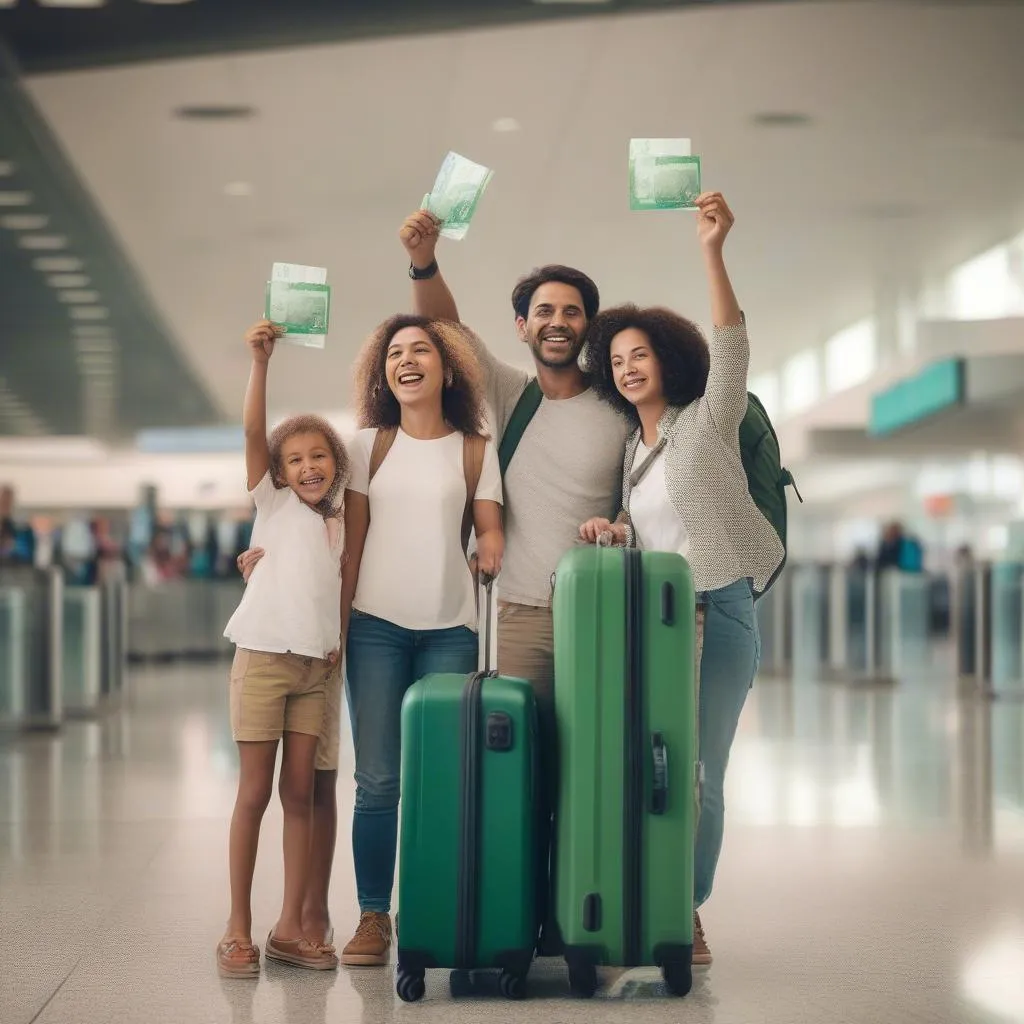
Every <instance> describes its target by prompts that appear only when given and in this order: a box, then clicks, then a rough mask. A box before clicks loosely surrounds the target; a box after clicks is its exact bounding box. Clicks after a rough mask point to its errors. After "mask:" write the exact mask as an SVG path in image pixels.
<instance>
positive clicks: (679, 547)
mask: <svg viewBox="0 0 1024 1024" xmlns="http://www.w3.org/2000/svg"><path fill="white" fill-rule="evenodd" d="M651 451H652V449H650V448H648V447H647V445H645V444H644V443H643V441H641V442H640V444H638V445H637V449H636V455H635V456H634V457H633V465H632V467H631V469H630V472H632V471H633V470H636V469H639V467H640V466H642V465H643V464H644V461H645V460H646V459H647V457H648V456H649V455H650V454H651ZM629 518H630V522H632V524H633V533H634V534H635V536H636V546H637V547H638V548H641V549H642V550H644V551H675V552H678V553H679V554H680V555H682V556H683V557H684V558H685V557H686V556H687V554H688V553H689V551H690V535H689V533H688V532H687V530H686V527H685V526H684V525H683V521H682V519H680V518H679V514H678V513H677V512H676V510H675V509H674V508H673V507H672V501H671V500H670V498H669V496H668V488H667V487H666V485H665V452H664V450H662V451H661V452H659V453H658V456H657V458H656V459H655V460H654V463H653V464H652V465H651V467H650V468H649V469H648V470H647V472H646V473H644V477H643V479H642V480H641V481H640V482H639V483H638V484H637V485H636V486H635V487H634V488H633V489H632V490H631V491H630V494H629Z"/></svg>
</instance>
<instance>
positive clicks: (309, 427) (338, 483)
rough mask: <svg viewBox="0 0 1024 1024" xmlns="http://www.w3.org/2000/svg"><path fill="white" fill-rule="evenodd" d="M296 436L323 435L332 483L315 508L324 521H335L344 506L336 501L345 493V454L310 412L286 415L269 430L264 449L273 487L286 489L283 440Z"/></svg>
mask: <svg viewBox="0 0 1024 1024" xmlns="http://www.w3.org/2000/svg"><path fill="white" fill-rule="evenodd" d="M296 434H321V435H323V439H324V440H325V441H326V442H327V447H328V448H329V449H330V450H331V454H332V455H333V456H334V467H335V470H334V481H333V483H332V484H331V486H330V489H329V490H328V492H327V493H326V494H325V495H324V496H323V497H322V498H321V499H320V500H319V501H318V502H317V503H316V506H315V507H316V510H317V512H319V513H320V515H322V516H323V517H324V518H325V519H334V518H337V517H338V516H340V515H341V513H342V511H343V505H342V503H341V502H340V501H338V500H337V498H338V495H339V494H343V493H344V489H345V485H346V484H347V483H348V477H349V458H348V451H347V450H346V449H345V443H344V442H343V441H342V439H341V437H340V435H339V434H338V432H337V431H336V430H335V429H334V427H332V426H331V425H330V423H328V422H327V420H325V419H324V418H323V417H322V416H314V415H313V414H312V413H304V414H303V415H301V416H289V417H288V419H286V420H284V422H282V423H279V424H278V425H277V426H276V427H274V429H273V430H272V431H271V433H270V437H269V438H268V439H267V447H268V448H269V449H270V476H271V478H272V479H273V481H274V486H275V487H276V488H277V489H278V490H280V489H281V488H283V487H287V486H288V485H287V484H286V483H285V479H284V466H283V465H282V463H281V449H282V448H283V447H284V443H285V441H287V440H288V439H289V438H292V437H294V436H295V435H296Z"/></svg>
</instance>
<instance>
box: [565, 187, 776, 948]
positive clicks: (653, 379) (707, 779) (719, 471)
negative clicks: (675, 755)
mask: <svg viewBox="0 0 1024 1024" xmlns="http://www.w3.org/2000/svg"><path fill="white" fill-rule="evenodd" d="M697 211H698V212H697V237H698V240H699V242H700V246H701V250H702V253H703V257H704V264H705V268H706V271H707V278H708V286H709V289H710V292H711V314H712V317H713V321H714V330H713V332H712V335H711V345H710V347H709V346H708V343H707V341H706V340H705V339H704V335H703V334H702V333H701V331H700V329H699V328H698V327H697V326H696V325H695V324H693V323H691V322H690V321H689V320H685V319H683V317H681V316H679V315H678V314H676V313H673V312H671V311H670V310H666V309H638V308H637V307H636V306H621V307H619V308H618V309H609V310H606V311H605V312H603V313H600V314H598V316H596V317H595V318H594V319H593V320H592V321H591V324H590V330H589V332H588V334H587V343H588V348H589V351H588V360H589V361H590V365H591V369H592V370H593V373H594V386H595V388H596V389H597V391H598V393H599V394H600V395H601V397H602V398H604V399H605V400H606V401H608V402H610V403H611V404H612V405H613V406H615V407H616V408H617V409H619V410H621V411H622V412H623V413H624V414H625V415H626V416H628V417H629V419H630V420H631V421H632V422H633V424H634V425H635V426H636V431H635V432H634V434H633V437H632V439H631V440H630V441H629V443H628V444H627V446H626V460H625V466H624V473H623V494H622V504H623V511H624V513H625V515H624V516H622V517H620V521H618V522H615V523H609V522H608V520H607V519H591V520H589V521H588V522H586V523H584V524H583V525H582V526H581V528H580V533H581V535H582V537H583V538H584V539H585V540H588V541H590V542H591V543H594V542H596V541H597V539H598V537H599V536H600V535H601V534H602V533H605V532H610V533H611V534H612V535H613V537H614V538H615V540H616V542H617V543H619V544H632V543H635V544H636V545H637V546H638V547H640V548H644V549H646V550H649V551H676V552H679V553H680V554H683V555H685V556H686V558H687V559H688V560H689V563H690V568H691V569H692V571H693V580H694V584H695V586H696V588H697V603H698V657H699V658H700V663H699V667H700V678H699V685H700V694H699V702H698V709H699V711H698V717H699V729H700V737H699V742H700V758H701V761H703V763H704V785H703V786H702V788H701V806H700V821H699V824H698V827H697V842H696V858H695V872H694V894H693V896H694V907H700V906H702V905H703V903H704V902H705V901H706V900H707V899H708V897H709V896H710V895H711V889H712V885H713V883H714V879H715V871H716V868H717V865H718V855H719V853H720V852H721V849H722V835H723V829H724V826H725V795H724V786H725V770H726V766H727V765H728V763H729V751H730V749H731V747H732V741H733V738H734V737H735V735H736V728H737V725H738V724H739V718H740V713H741V712H742V710H743V705H744V702H745V701H746V698H747V693H748V691H749V690H750V687H751V685H752V684H753V681H754V675H755V673H756V672H757V664H758V659H759V657H760V638H759V636H758V632H757V618H756V617H755V615H754V598H753V595H754V593H759V592H761V591H763V590H764V588H765V587H766V586H767V584H768V581H769V580H770V579H771V578H772V576H773V575H774V574H775V572H776V570H777V569H778V567H779V566H780V565H781V564H782V559H783V555H784V553H785V552H784V550H783V547H782V542H781V541H780V540H779V538H778V536H777V535H776V533H775V530H774V529H773V528H772V526H771V524H770V523H769V522H768V520H767V519H766V518H765V517H764V516H763V515H762V514H761V512H760V510H759V509H758V507H757V505H755V504H754V499H753V498H751V496H750V493H749V491H748V489H747V477H746V474H745V473H744V470H743V462H742V459H741V457H740V447H739V428H740V423H741V422H742V420H743V417H744V415H745V414H746V411H747V367H748V364H749V362H750V343H749V341H748V339H747V327H746V321H745V320H744V317H743V314H742V312H741V311H740V307H739V303H738V302H737V300H736V295H735V294H734V292H733V289H732V284H731V283H730V281H729V275H728V273H727V272H726V267H725V259H724V257H723V255H722V251H723V246H724V244H725V239H726V236H727V235H728V234H729V231H730V229H731V228H732V225H733V215H732V211H731V210H730V209H729V205H728V204H727V203H726V201H725V199H724V197H723V196H722V195H721V193H719V192H708V193H705V194H703V195H702V196H700V198H698V200H697ZM701 623H703V649H701V646H700V644H701V641H700V639H699V630H700V628H701ZM693 962H694V964H697V965H709V964H710V963H711V951H710V949H709V948H708V945H707V940H706V938H705V935H704V929H703V926H702V923H701V920H700V915H699V914H696V913H695V915H694V945H693Z"/></svg>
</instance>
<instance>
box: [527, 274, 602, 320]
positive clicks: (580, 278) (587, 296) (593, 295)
mask: <svg viewBox="0 0 1024 1024" xmlns="http://www.w3.org/2000/svg"><path fill="white" fill-rule="evenodd" d="M552 282H555V283H557V284H567V285H569V286H570V287H572V288H575V289H576V290H577V291H578V292H579V293H580V295H581V296H582V297H583V312H584V313H586V315H587V319H588V320H591V319H593V318H594V317H595V316H596V315H597V311H598V310H599V309H600V308H601V295H600V292H598V290H597V285H596V284H594V282H593V281H592V280H591V279H590V278H589V277H587V275H586V274H584V273H583V271H582V270H576V269H574V268H573V267H563V266H560V265H559V264H557V263H555V264H549V265H548V266H546V267H538V268H537V269H536V270H533V271H531V272H530V273H529V274H527V275H526V277H524V278H522V279H521V280H520V281H519V283H518V284H517V285H516V286H515V288H513V289H512V308H513V309H514V310H515V313H516V316H521V317H522V318H523V319H524V320H525V319H527V317H528V316H529V315H530V303H531V302H532V301H533V294H534V292H536V290H537V289H538V288H539V287H540V286H541V285H543V284H551V283H552Z"/></svg>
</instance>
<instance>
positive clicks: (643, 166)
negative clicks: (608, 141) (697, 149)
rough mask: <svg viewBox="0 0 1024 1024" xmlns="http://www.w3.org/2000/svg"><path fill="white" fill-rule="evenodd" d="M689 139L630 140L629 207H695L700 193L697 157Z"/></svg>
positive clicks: (681, 208)
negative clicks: (691, 150) (692, 151)
mask: <svg viewBox="0 0 1024 1024" xmlns="http://www.w3.org/2000/svg"><path fill="white" fill-rule="evenodd" d="M689 148H690V147H689V140H688V139H632V140H630V144H629V208H630V209H631V210H694V209H696V208H697V197H698V196H699V195H700V192H701V184H700V157H699V156H691V155H690V153H689Z"/></svg>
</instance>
